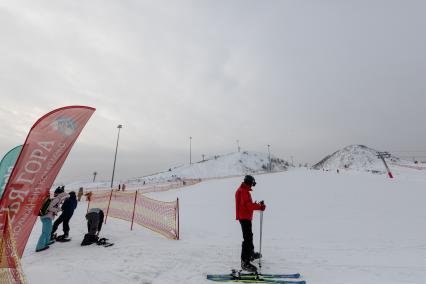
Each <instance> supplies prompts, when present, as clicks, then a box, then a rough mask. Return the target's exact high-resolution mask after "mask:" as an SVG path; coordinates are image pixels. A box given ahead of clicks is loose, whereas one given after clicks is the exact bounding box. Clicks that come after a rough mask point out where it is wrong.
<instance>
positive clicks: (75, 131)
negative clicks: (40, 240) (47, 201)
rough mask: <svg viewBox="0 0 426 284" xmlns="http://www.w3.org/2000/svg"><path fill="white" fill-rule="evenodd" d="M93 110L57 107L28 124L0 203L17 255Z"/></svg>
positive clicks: (81, 107)
mask: <svg viewBox="0 0 426 284" xmlns="http://www.w3.org/2000/svg"><path fill="white" fill-rule="evenodd" d="M94 111H95V109H94V108H91V107H86V106H69V107H63V108H59V109H56V110H54V111H51V112H49V113H48V114H46V115H44V116H43V117H41V118H40V119H39V120H38V121H37V122H36V123H35V124H34V125H33V127H32V128H31V130H30V132H29V134H28V136H27V139H26V141H25V143H24V146H23V148H22V150H21V153H20V155H19V157H18V160H17V161H16V164H15V167H14V169H13V171H12V173H11V175H10V178H9V181H8V183H7V185H6V188H5V190H4V194H3V199H2V200H1V203H0V219H1V217H2V216H1V215H2V214H4V212H5V210H6V209H9V215H10V220H11V225H12V230H13V235H14V236H15V239H16V245H17V249H18V254H19V257H21V256H22V254H23V252H24V249H25V246H26V244H27V241H28V238H29V236H30V234H31V230H32V228H33V226H34V223H35V221H36V219H37V216H38V212H39V210H40V207H41V203H42V201H43V198H44V197H45V196H46V195H47V194H48V193H49V190H50V188H51V187H52V184H53V182H54V181H55V178H56V176H57V175H58V173H59V171H60V169H61V167H62V165H63V163H64V161H65V159H66V158H67V156H68V153H69V152H70V151H71V148H72V146H73V145H74V142H75V140H76V139H77V137H78V136H79V135H80V133H81V131H82V130H83V128H84V126H85V125H86V123H87V121H88V120H89V119H90V117H91V116H92V114H93V112H94ZM1 226H3V225H2V224H0V231H1V230H2V229H3V228H2V227H1Z"/></svg>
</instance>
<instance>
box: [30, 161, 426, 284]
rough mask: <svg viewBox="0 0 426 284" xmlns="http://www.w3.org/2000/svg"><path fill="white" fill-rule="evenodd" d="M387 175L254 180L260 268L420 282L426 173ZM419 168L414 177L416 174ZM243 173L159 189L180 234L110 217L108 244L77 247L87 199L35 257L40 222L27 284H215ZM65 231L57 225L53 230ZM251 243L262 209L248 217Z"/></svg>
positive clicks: (331, 280)
mask: <svg viewBox="0 0 426 284" xmlns="http://www.w3.org/2000/svg"><path fill="white" fill-rule="evenodd" d="M412 174H413V176H411V175H410V176H400V177H398V178H395V179H388V178H386V177H384V176H379V175H371V174H368V173H363V172H357V171H348V172H344V173H341V174H337V173H336V172H323V171H312V170H307V169H295V170H291V171H286V172H282V173H274V174H265V175H259V176H255V177H256V180H257V181H258V184H257V186H256V188H255V190H254V191H253V193H252V196H253V200H265V202H266V205H267V208H266V211H265V213H264V218H263V236H262V240H263V243H262V253H263V256H264V258H263V262H262V263H263V269H262V271H263V272H264V273H286V272H300V273H302V275H303V277H304V278H303V279H305V280H306V281H307V283H308V284H341V283H344V284H359V283H363V284H401V283H418V284H420V283H426V262H425V259H426V226H424V222H425V220H426V210H424V200H425V199H426V191H425V189H424V185H425V183H426V171H413V172H412ZM414 174H415V176H414ZM240 182H241V177H236V178H229V179H218V180H209V181H204V182H202V183H199V184H197V185H194V186H191V187H186V188H181V189H177V190H172V191H168V192H164V193H152V194H150V196H151V197H154V198H156V199H159V200H165V201H167V200H175V199H176V197H179V201H180V213H181V214H180V223H181V240H179V241H174V240H169V239H166V238H164V237H162V236H160V235H158V234H156V233H154V232H152V231H150V230H148V229H144V228H142V227H140V226H138V225H136V226H134V228H133V231H130V223H128V222H125V221H121V220H118V219H114V218H108V221H107V224H106V225H104V227H103V229H102V233H101V235H102V236H105V237H107V238H109V239H110V241H112V242H114V243H115V245H114V246H112V247H110V248H103V247H98V246H96V245H92V246H89V247H81V246H80V243H81V241H82V239H83V235H84V233H85V232H86V230H87V226H86V220H85V217H84V214H85V213H86V208H87V203H85V202H83V203H80V204H79V205H78V208H77V212H75V214H74V216H73V218H72V219H71V231H70V236H71V237H72V241H71V242H68V243H56V244H53V245H52V246H51V248H50V249H48V250H46V251H43V252H39V253H35V252H34V250H35V246H36V243H37V239H38V237H39V235H40V232H41V222H40V221H37V223H36V226H35V228H34V231H33V233H32V234H31V237H30V239H29V242H28V245H27V247H26V250H25V253H24V256H23V258H22V264H23V269H24V271H25V273H26V275H27V277H28V280H29V283H31V284H39V283H43V284H55V283H61V284H76V283H78V284H116V283H120V284H209V283H210V284H212V283H213V282H209V281H208V280H206V279H205V278H206V276H205V275H206V273H227V272H229V270H230V269H231V268H238V266H239V265H240V252H241V241H242V237H241V229H240V225H239V224H238V222H236V221H235V204H234V192H235V189H236V187H237V186H238V185H239V184H240ZM59 231H60V232H62V228H60V229H59ZM253 233H254V245H255V249H256V250H257V249H258V248H259V214H258V213H257V212H256V213H255V214H254V220H253Z"/></svg>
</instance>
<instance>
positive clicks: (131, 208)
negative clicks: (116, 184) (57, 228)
mask: <svg viewBox="0 0 426 284" xmlns="http://www.w3.org/2000/svg"><path fill="white" fill-rule="evenodd" d="M95 207H96V208H100V209H102V210H103V211H104V212H105V214H106V217H105V218H107V217H108V216H110V217H114V218H118V219H122V220H126V221H129V222H132V226H133V222H134V223H137V224H139V225H141V226H144V227H146V228H148V229H151V230H153V231H155V232H157V233H159V234H161V235H163V236H165V237H167V238H170V239H179V205H178V201H177V200H176V201H173V202H163V201H158V200H154V199H151V198H148V197H146V196H144V195H142V194H141V193H139V192H138V191H134V192H120V191H114V190H111V191H102V192H99V191H98V192H94V193H93V194H92V196H91V201H90V203H89V205H88V208H95Z"/></svg>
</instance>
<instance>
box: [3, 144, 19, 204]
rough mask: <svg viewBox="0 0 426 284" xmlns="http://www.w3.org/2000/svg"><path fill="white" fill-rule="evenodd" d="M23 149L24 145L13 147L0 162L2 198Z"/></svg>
mask: <svg viewBox="0 0 426 284" xmlns="http://www.w3.org/2000/svg"><path fill="white" fill-rule="evenodd" d="M21 149H22V145H19V146H17V147H15V148H13V149H12V150H10V151H9V152H7V153H6V155H4V157H3V159H2V160H1V162H0V200H1V198H2V197H3V192H4V188H5V187H6V184H7V181H8V179H9V176H10V174H11V173H12V170H13V167H14V166H15V163H16V160H17V159H18V156H19V153H20V152H21Z"/></svg>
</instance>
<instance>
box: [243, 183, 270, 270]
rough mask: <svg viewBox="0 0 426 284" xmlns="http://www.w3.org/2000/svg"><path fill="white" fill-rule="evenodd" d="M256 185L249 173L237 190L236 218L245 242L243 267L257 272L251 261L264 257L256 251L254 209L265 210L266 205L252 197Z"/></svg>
mask: <svg viewBox="0 0 426 284" xmlns="http://www.w3.org/2000/svg"><path fill="white" fill-rule="evenodd" d="M255 185H256V181H255V180H254V177H252V176H251V175H247V176H245V177H244V181H243V183H242V184H241V185H240V187H239V188H238V189H237V191H236V192H235V205H236V213H237V216H236V219H237V220H238V221H240V224H241V231H242V232H243V243H242V248H241V268H242V269H243V270H246V271H250V272H256V271H257V268H256V266H254V265H253V264H251V263H250V261H253V260H255V259H258V258H260V257H262V256H261V255H260V253H258V252H254V245H253V232H252V220H253V211H254V210H260V211H264V210H265V209H266V205H265V204H263V202H261V203H260V204H259V203H254V202H253V201H252V199H251V194H250V191H252V187H253V186H255Z"/></svg>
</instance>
